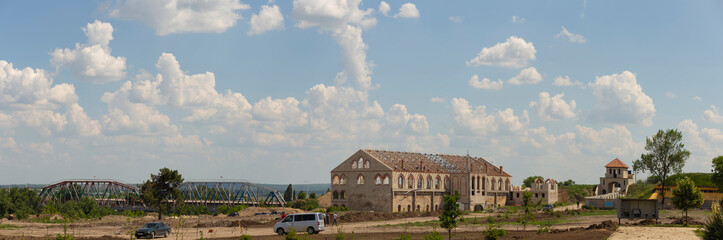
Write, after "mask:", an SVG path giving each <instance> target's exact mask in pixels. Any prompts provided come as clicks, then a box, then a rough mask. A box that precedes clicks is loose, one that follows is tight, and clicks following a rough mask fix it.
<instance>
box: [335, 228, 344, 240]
mask: <svg viewBox="0 0 723 240" xmlns="http://www.w3.org/2000/svg"><path fill="white" fill-rule="evenodd" d="M334 239H335V240H346V233H344V231H342V230H341V228H339V229H338V230H336V236H334Z"/></svg>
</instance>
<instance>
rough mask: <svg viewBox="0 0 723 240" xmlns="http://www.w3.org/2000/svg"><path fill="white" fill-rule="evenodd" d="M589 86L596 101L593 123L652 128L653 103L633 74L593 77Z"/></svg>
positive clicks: (623, 73) (624, 73) (625, 72)
mask: <svg viewBox="0 0 723 240" xmlns="http://www.w3.org/2000/svg"><path fill="white" fill-rule="evenodd" d="M589 85H590V87H591V88H592V89H593V95H594V96H595V98H596V99H597V102H596V103H595V107H594V109H593V113H592V115H591V117H592V118H593V119H596V120H600V121H605V122H610V123H616V124H640V125H643V126H651V125H652V124H653V116H655V105H654V104H653V99H651V98H650V97H649V96H648V95H646V94H645V93H644V92H643V88H642V87H640V85H638V82H637V79H636V77H635V74H633V73H631V72H629V71H624V72H622V73H620V74H612V75H605V76H601V77H595V82H594V83H590V84H589Z"/></svg>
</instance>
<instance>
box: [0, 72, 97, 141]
mask: <svg viewBox="0 0 723 240" xmlns="http://www.w3.org/2000/svg"><path fill="white" fill-rule="evenodd" d="M63 108H64V109H65V112H64V113H62V112H60V111H59V110H60V109H63ZM17 126H27V127H30V128H32V129H35V130H37V131H38V132H39V133H40V134H42V135H43V136H46V137H49V136H52V135H53V134H54V133H61V134H70V133H75V134H77V135H81V136H92V135H98V134H100V125H99V123H98V121H97V120H92V119H90V117H88V115H87V114H86V112H85V111H84V110H83V108H82V107H80V105H78V95H77V94H76V93H75V87H74V86H73V85H71V84H67V83H61V84H53V79H51V78H50V77H49V76H48V74H47V73H46V72H45V71H43V70H42V69H32V68H27V67H26V68H24V69H22V70H21V69H16V68H14V67H13V64H12V63H9V62H6V61H3V60H0V128H15V127H17Z"/></svg>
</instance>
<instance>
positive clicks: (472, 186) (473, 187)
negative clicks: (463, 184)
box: [472, 176, 474, 190]
mask: <svg viewBox="0 0 723 240" xmlns="http://www.w3.org/2000/svg"><path fill="white" fill-rule="evenodd" d="M472 190H474V176H473V177H472Z"/></svg>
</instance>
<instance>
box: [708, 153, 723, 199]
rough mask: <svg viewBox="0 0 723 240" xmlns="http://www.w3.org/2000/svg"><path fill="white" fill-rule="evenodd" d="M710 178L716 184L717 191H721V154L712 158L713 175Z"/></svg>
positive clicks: (722, 171)
mask: <svg viewBox="0 0 723 240" xmlns="http://www.w3.org/2000/svg"><path fill="white" fill-rule="evenodd" d="M710 180H711V181H713V183H715V184H716V185H718V192H723V156H718V157H716V158H713V176H711V178H710Z"/></svg>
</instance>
